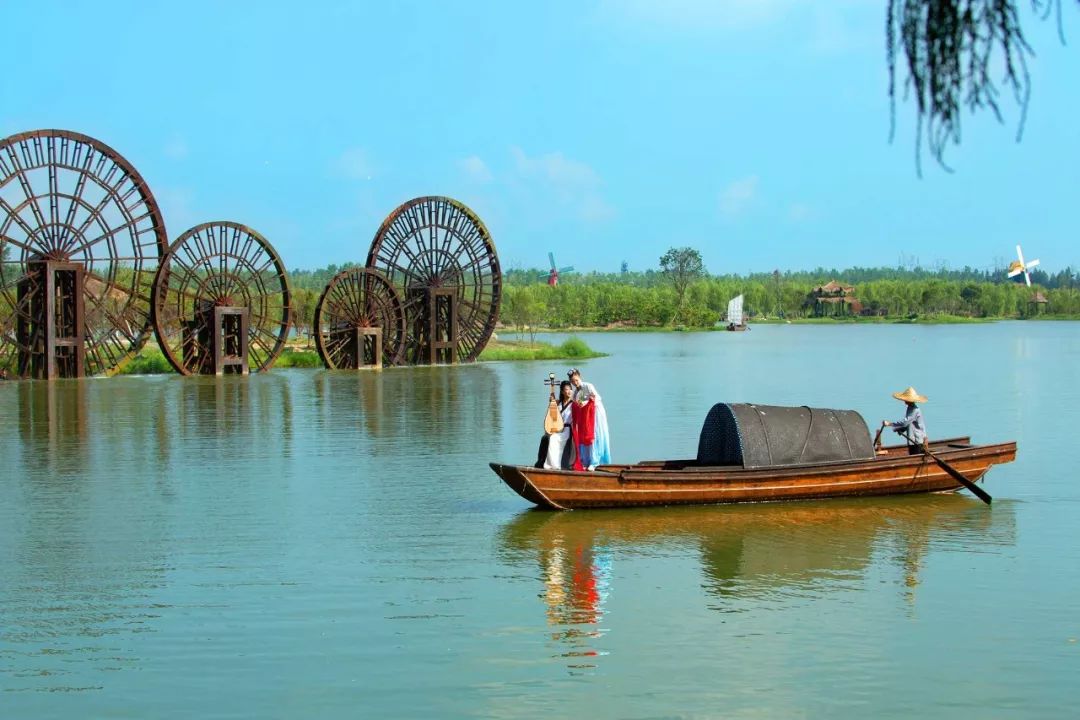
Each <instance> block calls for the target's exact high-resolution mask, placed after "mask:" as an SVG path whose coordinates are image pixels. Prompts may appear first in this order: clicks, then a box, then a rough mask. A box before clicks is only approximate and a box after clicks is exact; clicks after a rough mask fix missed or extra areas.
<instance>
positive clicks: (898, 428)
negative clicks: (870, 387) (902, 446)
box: [881, 387, 926, 455]
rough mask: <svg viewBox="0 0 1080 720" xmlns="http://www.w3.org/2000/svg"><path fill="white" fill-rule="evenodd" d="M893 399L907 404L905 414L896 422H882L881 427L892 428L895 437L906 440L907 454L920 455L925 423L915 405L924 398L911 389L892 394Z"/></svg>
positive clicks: (923, 441) (924, 440)
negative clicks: (898, 436)
mask: <svg viewBox="0 0 1080 720" xmlns="http://www.w3.org/2000/svg"><path fill="white" fill-rule="evenodd" d="M893 397H894V398H896V399H897V400H901V401H903V402H905V403H907V412H906V413H904V417H903V419H901V420H897V421H896V422H889V421H888V420H882V421H881V427H883V428H884V427H889V428H892V429H893V430H894V431H895V432H896V434H897V435H900V436H902V437H903V438H904V439H905V440H907V443H908V452H910V453H911V454H913V455H914V454H916V453H921V452H922V451H923V445H924V444H925V443H926V421H925V420H923V414H922V410H920V409H919V406H918V405H917V404H916V403H923V402H926V397H925V396H923V395H920V394H919V393H917V392H915V388H913V387H909V388H908V389H907V390H904V391H903V392H896V393H893Z"/></svg>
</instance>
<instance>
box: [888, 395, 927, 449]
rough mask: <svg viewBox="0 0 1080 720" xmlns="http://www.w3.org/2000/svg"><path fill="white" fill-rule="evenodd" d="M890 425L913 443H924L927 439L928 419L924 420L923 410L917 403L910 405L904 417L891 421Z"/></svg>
mask: <svg viewBox="0 0 1080 720" xmlns="http://www.w3.org/2000/svg"><path fill="white" fill-rule="evenodd" d="M889 427H891V428H892V429H893V430H895V431H896V432H897V434H899V435H903V436H904V437H905V438H906V439H907V441H908V442H909V443H911V444H912V445H922V444H923V440H925V439H926V421H925V420H923V416H922V410H920V409H919V408H918V406H916V405H908V406H907V413H906V414H905V415H904V419H903V420H897V421H896V422H894V423H889Z"/></svg>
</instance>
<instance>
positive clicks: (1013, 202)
mask: <svg viewBox="0 0 1080 720" xmlns="http://www.w3.org/2000/svg"><path fill="white" fill-rule="evenodd" d="M1068 5H1071V4H1067V6H1066V8H1065V14H1064V19H1065V29H1066V34H1067V36H1069V37H1070V38H1071V39H1072V40H1073V43H1072V45H1070V46H1062V45H1061V44H1060V43H1059V41H1058V40H1057V39H1056V35H1055V32H1056V31H1055V27H1054V25H1053V22H1039V21H1038V20H1036V19H1035V18H1034V17H1033V16H1032V15H1031V13H1030V10H1029V9H1028V6H1027V4H1026V3H1021V12H1022V14H1023V15H1024V17H1025V18H1026V19H1027V21H1028V22H1027V27H1028V30H1029V36H1030V39H1031V41H1032V44H1033V46H1034V47H1035V49H1036V51H1037V52H1038V57H1037V58H1036V59H1035V61H1034V62H1033V63H1032V67H1031V71H1032V76H1033V82H1034V90H1033V96H1032V100H1031V106H1030V111H1029V114H1028V118H1027V125H1026V130H1025V133H1024V137H1023V140H1022V142H1021V143H1019V144H1017V143H1016V142H1015V141H1014V139H1015V132H1016V126H1017V119H1018V111H1017V110H1016V108H1015V107H1014V106H1012V105H1010V104H1006V105H1005V109H1006V124H1005V125H999V124H998V123H997V122H996V121H994V120H993V119H992V118H991V117H989V116H982V117H975V118H970V119H969V118H965V123H966V124H965V127H964V144H963V145H962V146H961V147H959V148H957V149H955V150H953V151H952V152H951V154H950V160H951V162H952V164H953V166H954V167H955V169H956V172H955V173H954V174H948V173H946V172H944V171H942V170H940V169H939V168H938V167H937V166H936V165H935V164H934V163H933V161H932V160H930V159H929V158H924V173H923V177H922V178H921V179H920V178H919V177H917V175H916V172H915V163H914V133H913V123H912V122H911V117H912V114H911V108H910V107H909V106H906V105H901V106H900V108H899V112H898V132H897V137H896V140H895V141H894V142H893V144H891V145H890V144H889V143H888V132H889V105H888V98H887V95H886V88H887V74H886V63H885V52H884V22H885V17H884V7H885V3H884V0H833V1H830V2H826V1H824V0H819V1H817V2H811V1H810V0H727V1H726V2H725V1H724V0H664V1H663V2H660V1H658V2H646V1H645V0H621V1H619V0H590V1H585V0H582V1H580V2H547V3H541V4H536V3H530V4H525V3H510V2H490V3H488V2H483V3H481V2H463V1H462V2H435V1H431V2H366V3H359V2H356V3H346V2H309V3H297V2H288V3H279V2H270V1H267V2H258V3H256V2H198V1H185V2H176V3H147V2H118V1H117V2H74V1H73V2H53V3H50V2H42V1H36V2H30V1H26V2H23V1H17V2H7V3H5V6H4V19H5V25H6V27H7V28H8V31H7V32H6V33H5V53H6V55H7V57H8V58H9V65H8V67H9V71H8V72H7V73H6V74H5V75H4V77H3V79H2V80H0V134H3V135H5V136H6V135H8V134H11V133H15V132H19V131H23V130H30V129H36V128H40V127H57V128H64V129H70V130H77V131H80V132H84V133H86V134H89V135H92V136H94V137H96V138H98V139H100V140H102V141H104V142H105V143H107V144H109V145H112V146H113V147H114V148H116V149H117V150H118V151H119V152H120V153H121V154H122V155H124V156H125V157H126V158H127V159H128V160H129V161H131V162H132V163H133V164H134V165H135V167H136V168H138V169H139V171H140V172H141V173H142V174H143V176H144V177H146V179H147V181H148V182H149V183H150V187H151V188H152V190H153V191H154V194H155V196H156V197H157V198H158V200H159V202H160V203H161V205H162V207H163V211H164V214H165V222H166V226H167V228H168V232H169V236H170V238H175V237H177V236H178V235H179V234H180V233H181V232H183V231H184V230H186V229H187V228H188V227H190V226H192V225H194V224H196V223H199V222H203V221H207V220H219V219H228V220H236V221H239V222H243V223H246V224H248V225H251V226H252V227H254V228H255V229H257V230H259V231H260V232H262V233H263V234H264V235H265V236H266V237H267V238H268V239H269V240H270V241H271V243H273V244H274V246H275V247H276V248H277V249H278V251H279V252H280V253H281V255H282V256H283V258H284V260H285V262H286V264H287V265H288V266H290V267H295V268H312V267H319V266H323V265H326V264H329V263H331V262H333V263H343V262H347V261H353V260H359V261H362V260H363V258H364V256H365V255H366V252H367V248H368V246H369V245H370V242H371V238H372V236H373V234H374V232H375V230H376V229H377V228H378V225H379V223H380V222H381V221H382V219H383V217H384V216H385V215H386V214H387V213H388V212H390V211H391V210H392V209H393V208H394V207H396V206H397V205H398V204H400V203H401V202H403V201H404V200H407V199H409V198H411V197H415V196H418V195H428V194H439V195H450V196H452V197H455V198H458V199H459V200H461V201H463V202H465V203H466V204H468V205H470V206H471V207H472V208H473V209H474V210H475V211H476V212H477V213H478V214H479V215H480V217H481V218H483V219H484V220H485V222H486V223H487V224H488V226H489V228H490V229H491V231H492V235H493V236H494V239H495V243H496V247H497V248H498V251H499V255H500V260H501V261H502V263H503V265H504V267H537V266H541V265H543V264H544V263H546V253H547V251H548V250H552V251H554V252H555V255H556V258H557V259H558V261H559V263H560V264H573V265H575V266H576V267H577V268H579V269H584V270H602V271H614V270H617V269H618V267H619V263H620V262H621V261H623V260H625V261H627V262H628V263H629V265H630V267H631V268H633V269H640V270H644V269H647V268H650V267H655V266H656V264H657V260H658V258H659V256H660V255H661V254H662V253H663V252H664V250H666V249H667V248H668V247H670V246H673V245H690V246H693V247H696V248H699V249H700V250H701V251H702V254H703V255H704V258H705V262H706V267H707V268H708V269H709V270H710V271H712V272H718V273H719V272H738V273H745V272H748V271H770V270H772V269H773V268H777V267H779V268H781V269H802V268H812V267H816V266H819V265H822V266H828V267H833V266H835V267H846V266H852V265H875V266H876V265H895V264H896V263H897V260H898V257H899V256H900V254H901V253H904V254H907V255H911V256H915V257H918V258H919V260H920V261H921V263H922V264H923V265H925V266H935V265H937V264H942V263H943V264H947V265H948V266H949V267H961V266H964V265H971V266H974V267H989V266H991V265H992V264H993V263H994V262H995V259H999V258H1000V259H1002V260H1005V259H1008V258H1009V257H1010V256H1011V254H1012V253H1013V252H1014V251H1013V246H1014V245H1015V244H1016V243H1017V242H1020V243H1022V244H1023V245H1024V250H1025V254H1027V255H1028V256H1029V257H1039V258H1041V259H1042V261H1043V266H1044V268H1046V269H1048V270H1056V269H1059V268H1061V267H1064V266H1065V265H1068V264H1072V266H1073V267H1074V268H1075V267H1080V242H1078V240H1080V231H1078V227H1077V204H1078V203H1077V196H1078V194H1080V123H1078V122H1077V117H1080V83H1078V82H1077V81H1076V78H1077V76H1078V73H1077V71H1078V70H1080V55H1078V54H1077V50H1076V48H1075V44H1076V43H1077V42H1080V13H1078V12H1074V11H1073V8H1071V7H1069V6H1068ZM12 59H13V60H12Z"/></svg>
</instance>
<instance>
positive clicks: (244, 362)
mask: <svg viewBox="0 0 1080 720" xmlns="http://www.w3.org/2000/svg"><path fill="white" fill-rule="evenodd" d="M153 302H154V330H155V332H156V333H157V338H158V344H159V345H160V346H161V349H162V352H164V354H165V357H166V358H167V359H168V361H169V363H170V364H171V365H172V366H173V367H174V368H176V370H177V371H178V372H180V373H183V374H185V375H198V374H216V375H221V374H227V373H245V374H246V373H247V372H249V371H253V372H261V371H264V370H267V369H268V368H269V367H270V366H271V365H272V364H273V362H274V360H275V359H276V358H277V357H278V355H280V354H281V351H282V350H283V349H284V348H285V341H286V340H287V338H288V332H289V325H290V308H289V304H290V291H289V283H288V277H287V276H286V273H285V265H284V263H282V261H281V258H280V257H278V255H277V252H275V250H274V248H273V247H271V245H270V243H268V242H267V241H266V238H264V237H263V236H262V235H260V234H259V233H257V232H255V231H254V230H252V229H251V228H249V227H246V226H244V225H240V224H239V223H234V222H227V221H219V222H210V223H203V224H202V225H197V226H195V227H193V228H191V229H190V230H188V231H187V232H185V233H184V234H183V235H181V236H180V237H179V238H177V240H176V242H174V243H173V244H172V246H171V247H170V248H169V251H168V252H167V253H166V254H165V256H164V257H163V259H162V262H161V267H160V268H159V270H158V274H157V277H156V278H155V279H154V287H153Z"/></svg>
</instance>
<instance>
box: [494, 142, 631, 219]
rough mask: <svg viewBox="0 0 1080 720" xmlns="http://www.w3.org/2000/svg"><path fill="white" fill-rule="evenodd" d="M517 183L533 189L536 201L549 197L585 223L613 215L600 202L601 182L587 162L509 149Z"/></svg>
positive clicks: (561, 156)
mask: <svg viewBox="0 0 1080 720" xmlns="http://www.w3.org/2000/svg"><path fill="white" fill-rule="evenodd" d="M510 152H511V154H512V156H513V159H514V169H515V172H516V176H517V180H518V181H519V182H523V183H526V184H528V185H530V186H532V187H533V188H534V190H535V191H536V192H537V196H538V198H542V197H543V196H544V195H548V196H552V198H553V201H554V202H555V203H557V204H558V205H560V206H562V207H564V208H569V209H570V210H571V211H572V212H573V213H574V214H576V215H577V216H578V218H580V219H581V220H584V221H586V222H590V223H593V222H604V221H607V220H611V219H612V218H614V217H615V215H616V210H615V208H614V207H613V206H612V205H611V204H610V203H608V202H607V201H606V200H604V198H603V195H602V192H601V191H602V189H603V185H604V183H603V180H602V179H601V178H600V175H599V173H597V172H596V170H594V169H593V168H592V167H591V166H590V165H588V164H587V163H584V162H581V161H580V160H575V159H573V158H569V157H567V156H565V155H564V154H563V153H561V152H554V153H548V154H546V155H534V156H530V155H528V154H527V153H526V152H525V151H524V150H522V149H521V148H519V147H514V148H511V149H510Z"/></svg>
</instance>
